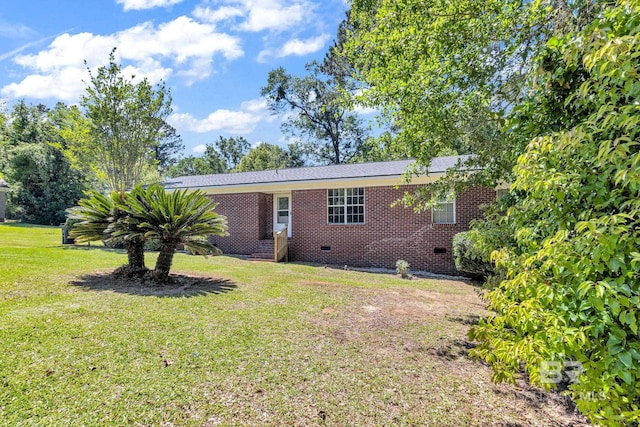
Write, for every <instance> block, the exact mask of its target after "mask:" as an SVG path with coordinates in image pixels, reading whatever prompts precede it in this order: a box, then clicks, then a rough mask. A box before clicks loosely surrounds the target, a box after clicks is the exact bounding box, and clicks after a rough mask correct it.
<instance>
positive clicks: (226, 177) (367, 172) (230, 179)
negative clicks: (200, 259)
mask: <svg viewBox="0 0 640 427" xmlns="http://www.w3.org/2000/svg"><path fill="white" fill-rule="evenodd" d="M468 157H469V156H448V157H437V158H435V159H433V161H432V162H431V165H430V166H429V170H428V173H429V174H437V173H443V172H445V171H446V170H447V169H449V168H452V167H455V166H456V164H457V163H458V160H460V161H461V162H464V161H466V160H467V159H468ZM413 163H414V160H395V161H390V162H375V163H349V164H341V165H331V166H309V167H302V168H291V169H277V170H266V171H259V172H235V173H222V174H214V175H195V176H180V177H177V178H170V179H167V180H166V181H165V182H164V185H165V188H167V189H176V188H201V187H224V186H233V185H238V186H242V185H250V184H269V183H284V182H300V181H321V180H332V179H343V178H377V177H389V176H398V177H400V176H401V175H402V174H403V173H404V172H405V171H406V169H407V167H408V166H410V165H411V164H413ZM462 169H464V167H462Z"/></svg>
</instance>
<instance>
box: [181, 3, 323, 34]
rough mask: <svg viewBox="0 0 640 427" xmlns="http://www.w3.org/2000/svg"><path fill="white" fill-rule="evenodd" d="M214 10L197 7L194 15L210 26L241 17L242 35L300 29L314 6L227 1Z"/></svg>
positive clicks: (240, 27)
mask: <svg viewBox="0 0 640 427" xmlns="http://www.w3.org/2000/svg"><path fill="white" fill-rule="evenodd" d="M225 3H226V4H225V5H224V6H221V7H219V8H217V9H213V8H210V7H206V8H204V7H202V6H198V7H196V8H195V9H194V11H193V15H194V16H195V17H197V18H199V19H202V20H205V21H207V22H211V23H217V22H220V21H224V20H227V19H230V18H236V17H242V18H244V20H243V21H242V22H241V23H240V24H239V25H238V29H240V30H242V31H251V32H258V31H265V30H273V31H283V30H286V29H288V28H292V27H296V26H299V25H300V24H301V23H302V22H304V21H306V20H309V19H310V18H311V16H312V15H313V10H314V5H313V4H312V3H310V2H309V1H307V0H293V1H282V0H227V1H226V2H225Z"/></svg>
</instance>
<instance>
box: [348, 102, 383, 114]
mask: <svg viewBox="0 0 640 427" xmlns="http://www.w3.org/2000/svg"><path fill="white" fill-rule="evenodd" d="M353 111H354V112H355V113H358V114H362V115H366V114H373V113H377V112H378V109H376V108H371V107H364V106H362V105H359V104H356V105H355V107H354V109H353Z"/></svg>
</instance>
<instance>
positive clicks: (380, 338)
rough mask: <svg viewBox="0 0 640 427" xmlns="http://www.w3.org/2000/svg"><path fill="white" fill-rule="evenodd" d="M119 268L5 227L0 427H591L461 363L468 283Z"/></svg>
mask: <svg viewBox="0 0 640 427" xmlns="http://www.w3.org/2000/svg"><path fill="white" fill-rule="evenodd" d="M153 258H154V256H153V254H149V255H148V259H147V263H148V264H152V263H153V261H154V260H153ZM125 259H126V256H125V255H124V254H123V253H121V252H119V251H114V250H106V249H104V248H101V247H91V248H89V247H86V246H73V247H62V246H61V245H60V231H59V229H56V228H48V227H33V226H32V227H29V226H23V225H18V224H12V225H9V224H5V225H0V271H1V272H2V274H0V319H2V321H1V322H0V348H2V349H3V353H2V355H1V356H0V424H2V425H60V426H63V425H87V426H93V425H114V426H115V425H163V426H174V425H176V426H202V425H205V426H214V425H225V426H226V425H243V426H244V425H250V426H265V425H273V426H279V425H290V426H311V425H332V426H335V425H337V426H341V425H362V426H364V425H380V426H383V425H385V426H386V425H425V426H429V425H433V426H460V425H477V426H490V425H495V426H505V427H506V426H526V425H558V426H565V425H566V426H569V425H587V424H586V423H584V421H583V420H582V419H581V418H580V417H578V416H577V415H575V414H572V413H569V412H568V411H567V409H566V407H565V406H564V401H563V399H562V398H560V397H559V396H557V395H554V394H545V393H540V392H537V391H535V390H531V389H529V388H527V387H526V386H524V385H523V384H520V385H519V386H511V385H493V384H492V383H491V382H490V371H489V369H488V368H487V367H486V366H483V365H482V364H479V363H476V362H473V361H471V360H469V359H468V358H467V357H466V350H467V348H468V347H469V346H470V345H472V344H470V343H468V342H467V341H466V338H465V336H466V335H465V334H466V331H467V329H468V327H469V324H470V323H473V322H474V321H475V320H476V319H477V318H478V317H479V316H484V315H486V314H487V313H486V312H485V310H484V308H483V305H482V303H481V301H480V300H479V298H478V297H477V294H476V290H475V288H473V287H472V286H470V285H469V284H467V283H464V282H458V281H446V280H426V279H417V280H411V281H407V280H402V279H400V278H397V277H395V276H393V275H385V274H373V273H366V272H357V271H343V270H335V269H325V268H322V267H317V266H308V265H300V264H293V263H292V264H273V263H255V262H250V261H244V260H241V259H237V258H232V257H224V256H223V257H214V258H207V259H204V258H201V257H192V256H188V255H182V254H178V255H177V256H176V259H175V265H174V270H175V271H179V272H182V273H188V274H191V275H201V276H203V280H202V283H201V284H200V285H198V286H186V287H185V286H183V287H179V288H176V287H171V286H165V287H151V288H149V287H142V286H138V285H136V284H127V283H121V282H117V281H114V280H113V279H112V278H110V277H109V276H108V275H106V273H107V272H109V271H111V270H113V269H114V268H115V267H117V266H119V265H121V264H123V263H124V262H125Z"/></svg>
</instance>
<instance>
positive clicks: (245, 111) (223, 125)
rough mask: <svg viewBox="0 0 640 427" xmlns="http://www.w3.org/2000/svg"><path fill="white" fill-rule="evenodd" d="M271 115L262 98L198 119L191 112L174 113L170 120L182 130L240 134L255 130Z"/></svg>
mask: <svg viewBox="0 0 640 427" xmlns="http://www.w3.org/2000/svg"><path fill="white" fill-rule="evenodd" d="M268 116H269V111H268V109H267V105H266V102H265V101H264V100H262V99H254V100H250V101H245V102H243V103H242V104H241V105H240V109H239V110H238V111H232V110H226V109H220V110H216V111H214V112H213V113H211V114H209V115H208V116H207V117H205V118H204V119H197V118H195V117H194V116H193V115H191V114H190V113H174V114H172V115H171V116H170V117H169V119H168V121H169V123H170V124H171V125H172V126H173V127H175V128H176V129H178V131H180V132H184V131H189V132H195V133H208V132H213V131H218V132H219V131H224V132H229V133H235V134H238V135H246V134H248V133H251V132H253V130H254V129H255V128H256V126H257V125H258V123H260V122H261V121H263V120H264V119H266V118H267V117H268Z"/></svg>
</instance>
